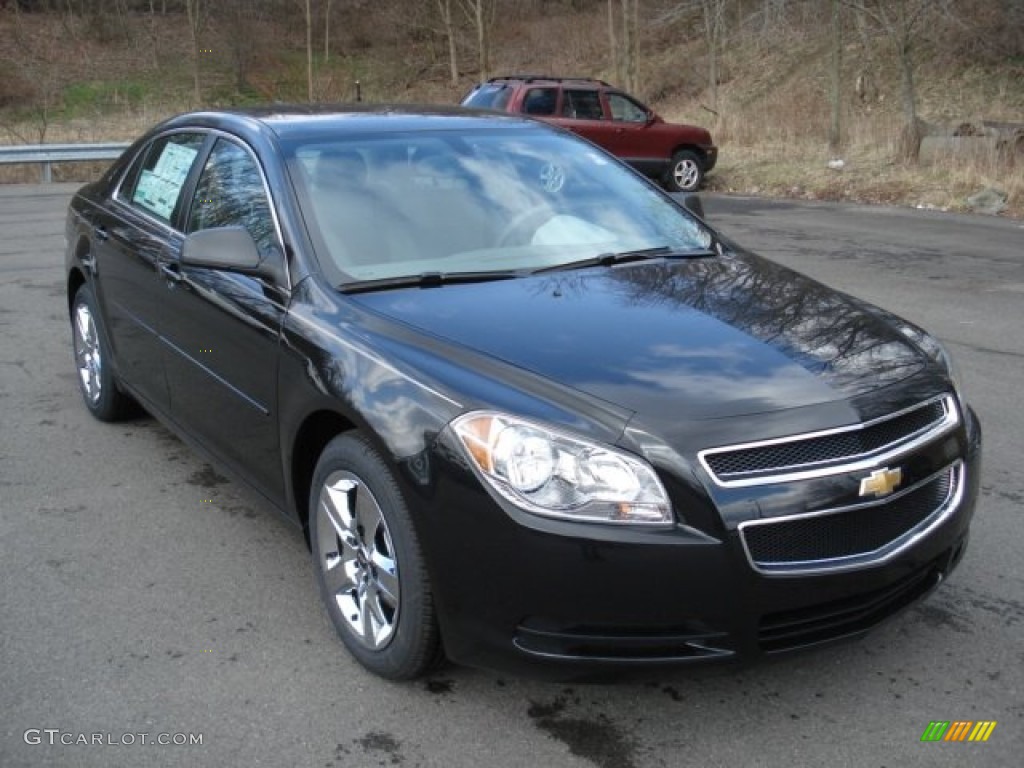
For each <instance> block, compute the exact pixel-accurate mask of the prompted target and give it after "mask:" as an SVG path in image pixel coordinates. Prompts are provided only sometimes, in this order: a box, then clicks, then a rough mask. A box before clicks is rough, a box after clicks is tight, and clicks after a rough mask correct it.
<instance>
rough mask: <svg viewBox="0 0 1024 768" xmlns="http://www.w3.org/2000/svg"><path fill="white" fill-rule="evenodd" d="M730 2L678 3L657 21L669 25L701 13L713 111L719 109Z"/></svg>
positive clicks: (709, 96)
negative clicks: (721, 70) (720, 64)
mask: <svg viewBox="0 0 1024 768" xmlns="http://www.w3.org/2000/svg"><path fill="white" fill-rule="evenodd" d="M728 5H729V0H685V2H681V3H676V4H675V5H674V6H672V7H671V8H669V9H668V10H667V11H665V12H664V13H663V14H662V15H661V17H660V18H659V19H658V20H657V21H658V23H668V22H673V21H678V20H680V19H683V18H686V17H688V16H690V15H691V14H693V13H697V12H699V13H700V26H701V30H702V32H703V37H704V45H705V46H706V48H707V51H708V60H707V66H708V101H710V102H711V108H712V111H714V110H715V109H717V108H718V63H719V55H720V54H721V51H722V46H723V44H724V41H725V11H726V8H727V6H728Z"/></svg>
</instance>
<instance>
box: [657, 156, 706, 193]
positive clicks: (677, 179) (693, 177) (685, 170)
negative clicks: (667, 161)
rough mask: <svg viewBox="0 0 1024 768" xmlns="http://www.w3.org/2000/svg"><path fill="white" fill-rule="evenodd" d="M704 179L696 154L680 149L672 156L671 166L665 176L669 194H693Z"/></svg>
mask: <svg viewBox="0 0 1024 768" xmlns="http://www.w3.org/2000/svg"><path fill="white" fill-rule="evenodd" d="M703 179H704V166H703V165H702V164H701V162H700V158H699V157H697V153H696V152H692V151H690V150H689V149H681V150H679V151H678V152H676V153H675V154H674V155H673V156H672V164H671V165H670V166H669V168H668V173H667V174H665V186H666V187H668V190H669V192H695V191H696V190H697V189H698V188H699V187H700V183H701V181H703Z"/></svg>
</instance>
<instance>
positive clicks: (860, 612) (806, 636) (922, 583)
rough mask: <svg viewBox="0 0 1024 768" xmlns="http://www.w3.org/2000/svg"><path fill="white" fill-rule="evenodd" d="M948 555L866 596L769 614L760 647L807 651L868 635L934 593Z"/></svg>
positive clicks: (761, 629) (763, 622) (768, 650)
mask: <svg viewBox="0 0 1024 768" xmlns="http://www.w3.org/2000/svg"><path fill="white" fill-rule="evenodd" d="M949 560H950V557H949V555H948V553H947V554H945V555H943V557H941V558H939V560H936V561H935V562H934V563H932V564H931V565H929V566H928V567H927V568H923V569H921V570H919V571H917V572H915V573H913V574H911V575H910V576H908V577H906V578H905V579H903V580H901V581H898V582H896V583H895V584H891V585H890V586H888V587H885V588H884V589H879V590H875V591H873V592H867V593H865V594H863V595H857V596H856V597H852V598H847V599H845V600H837V601H834V602H831V603H824V604H821V605H815V606H810V607H808V608H801V609H799V610H794V611H781V612H779V613H772V614H767V615H765V616H763V617H762V618H761V621H760V623H759V624H758V634H757V638H758V644H759V645H760V647H761V650H762V651H764V652H765V653H778V652H780V651H789V650H795V649H797V648H806V647H807V646H810V645H816V644H817V643H824V642H829V641H831V640H838V639H839V638H842V637H848V636H850V635H856V634H859V633H861V632H865V631H867V630H868V629H871V627H873V626H875V625H876V624H878V623H879V622H881V621H883V620H884V619H886V618H888V617H889V616H892V615H893V614H895V613H897V612H899V611H900V610H902V609H903V608H905V607H907V606H908V605H910V604H911V603H913V602H915V601H916V600H918V599H919V598H921V597H923V596H924V595H925V594H927V593H928V592H929V591H931V590H932V589H933V588H934V587H935V586H936V585H937V584H938V583H939V582H940V581H942V572H943V571H942V565H941V563H946V562H949Z"/></svg>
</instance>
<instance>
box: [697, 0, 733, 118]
mask: <svg viewBox="0 0 1024 768" xmlns="http://www.w3.org/2000/svg"><path fill="white" fill-rule="evenodd" d="M726 2H727V0H700V9H701V15H702V17H703V20H704V43H705V45H707V49H708V95H709V96H710V99H709V100H710V101H711V108H712V109H718V57H719V54H720V53H721V50H722V41H723V39H724V38H725V6H726Z"/></svg>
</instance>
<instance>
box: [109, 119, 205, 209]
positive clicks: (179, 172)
mask: <svg viewBox="0 0 1024 768" xmlns="http://www.w3.org/2000/svg"><path fill="white" fill-rule="evenodd" d="M205 140H206V136H205V135H204V134H201V133H172V134H170V135H169V136H162V137H160V138H159V139H157V140H156V141H154V142H153V143H152V144H150V145H149V149H148V150H145V151H144V152H143V154H144V155H145V160H143V161H142V164H141V166H138V172H137V175H136V168H132V170H131V172H130V174H129V179H130V182H131V185H132V188H131V190H130V192H129V191H127V190H126V194H127V196H128V200H129V201H130V202H131V204H132V205H133V206H135V207H136V208H140V209H142V210H143V211H145V212H146V213H148V214H150V215H152V216H156V217H157V218H158V219H160V220H161V221H163V222H165V223H168V224H169V223H170V222H171V221H173V220H174V212H175V211H176V210H177V208H178V204H179V198H180V197H181V190H182V187H184V186H185V179H187V178H188V172H189V171H190V170H191V169H192V164H193V163H194V162H195V160H196V155H198V154H199V150H200V149H201V148H202V146H203V142H204V141H205Z"/></svg>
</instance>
